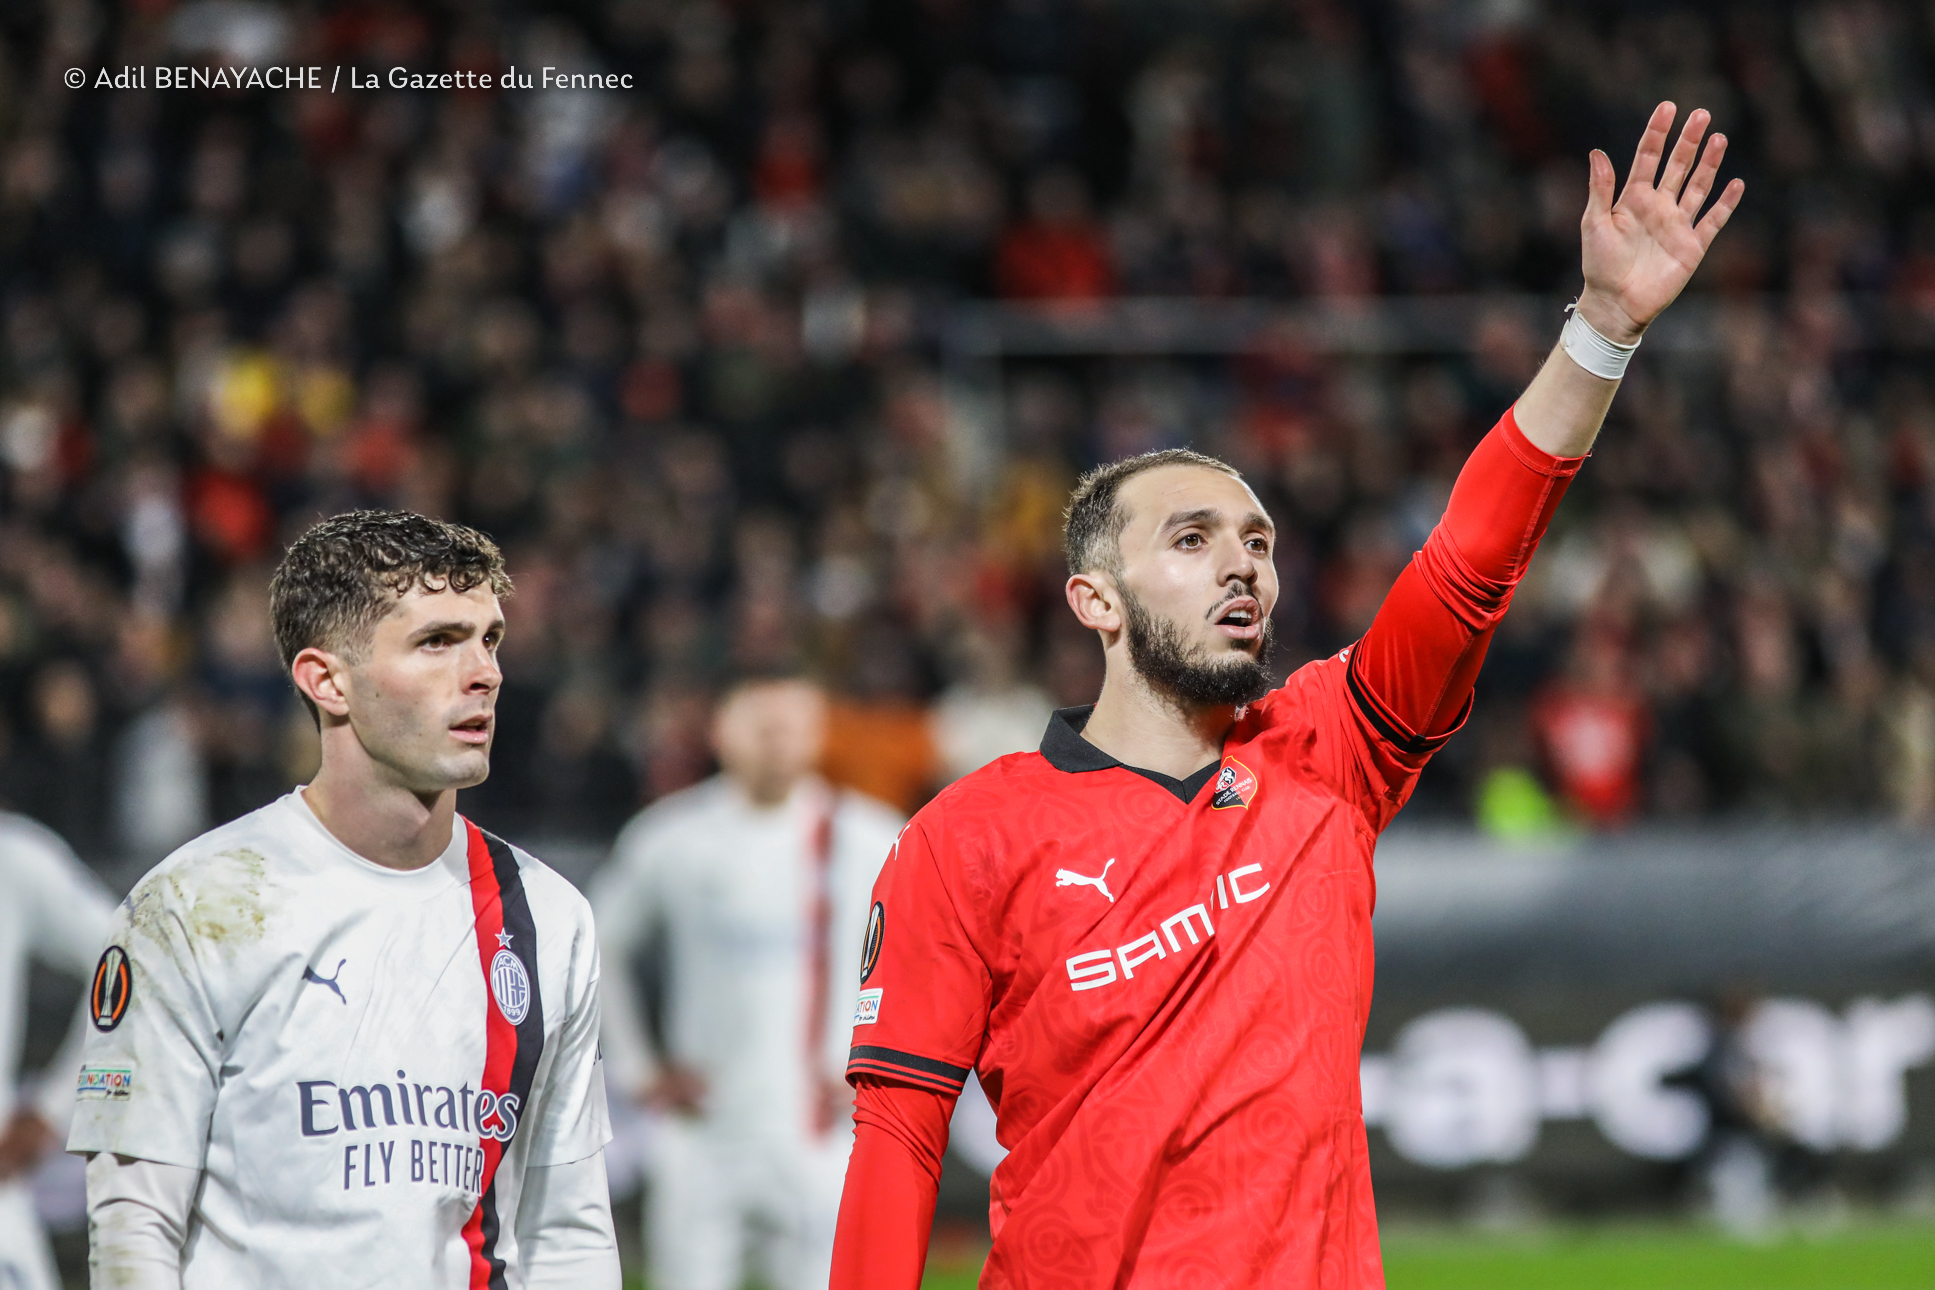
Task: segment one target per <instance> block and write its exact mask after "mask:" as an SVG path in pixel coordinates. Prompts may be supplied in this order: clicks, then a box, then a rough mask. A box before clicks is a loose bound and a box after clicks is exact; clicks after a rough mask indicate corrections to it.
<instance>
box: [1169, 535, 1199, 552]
mask: <svg viewBox="0 0 1935 1290" xmlns="http://www.w3.org/2000/svg"><path fill="white" fill-rule="evenodd" d="M1202 544H1203V535H1202V534H1200V533H1185V534H1183V535H1182V536H1181V537H1179V538H1177V539H1176V545H1177V546H1180V547H1184V548H1186V549H1188V550H1191V551H1194V550H1195V549H1196V548H1197V547H1199V546H1201V545H1202Z"/></svg>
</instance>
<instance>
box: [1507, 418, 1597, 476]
mask: <svg viewBox="0 0 1935 1290" xmlns="http://www.w3.org/2000/svg"><path fill="white" fill-rule="evenodd" d="M1498 428H1499V433H1500V434H1501V435H1502V436H1503V437H1504V440H1505V446H1506V447H1507V448H1509V449H1511V452H1512V455H1513V456H1514V457H1517V458H1518V459H1519V462H1520V463H1521V464H1523V465H1524V466H1525V467H1526V469H1528V470H1534V471H1537V472H1538V473H1539V474H1541V475H1554V476H1560V477H1563V478H1567V479H1569V478H1571V477H1572V476H1574V475H1576V474H1578V473H1579V467H1581V466H1583V465H1585V464H1586V459H1585V458H1584V457H1554V456H1553V455H1552V454H1551V453H1549V452H1547V451H1546V450H1545V449H1543V448H1541V447H1539V446H1538V445H1537V444H1535V443H1533V442H1532V441H1531V440H1530V439H1527V438H1526V437H1525V432H1524V431H1523V430H1521V429H1519V426H1518V404H1516V403H1514V404H1513V405H1512V406H1511V407H1509V408H1506V409H1505V415H1504V416H1502V417H1500V418H1499V419H1498Z"/></svg>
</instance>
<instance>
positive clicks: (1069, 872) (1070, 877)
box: [1055, 856, 1115, 905]
mask: <svg viewBox="0 0 1935 1290" xmlns="http://www.w3.org/2000/svg"><path fill="white" fill-rule="evenodd" d="M1114 864H1115V857H1114V856H1110V857H1109V862H1108V864H1105V865H1103V866H1102V872H1101V873H1099V874H1097V875H1095V877H1093V878H1091V877H1089V876H1088V875H1087V874H1082V873H1076V872H1075V871H1074V870H1073V869H1057V870H1055V885H1056V886H1057V887H1093V888H1095V890H1097V891H1099V892H1101V893H1102V894H1103V895H1104V896H1107V897H1108V898H1109V904H1111V905H1113V904H1114V903H1115V893H1114V892H1112V891H1110V890H1109V885H1108V883H1106V882H1104V881H1103V879H1105V878H1107V877H1108V876H1109V870H1110V868H1112V867H1113V866H1114Z"/></svg>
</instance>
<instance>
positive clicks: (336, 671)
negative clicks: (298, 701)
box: [289, 645, 349, 718]
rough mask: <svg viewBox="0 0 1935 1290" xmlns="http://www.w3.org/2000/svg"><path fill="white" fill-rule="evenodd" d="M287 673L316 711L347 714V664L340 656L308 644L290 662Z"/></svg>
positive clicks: (343, 715)
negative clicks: (307, 646) (314, 706)
mask: <svg viewBox="0 0 1935 1290" xmlns="http://www.w3.org/2000/svg"><path fill="white" fill-rule="evenodd" d="M289 673H290V675H291V677H292V678H293V679H294V680H295V683H296V688H297V689H298V690H300V691H302V692H303V694H304V695H305V696H307V697H308V699H309V701H310V702H311V703H313V704H315V705H316V707H317V709H318V710H319V711H322V712H327V713H328V714H329V715H330V716H332V717H337V718H341V717H347V716H348V715H349V668H348V667H347V666H346V665H345V664H344V663H343V660H342V659H340V658H338V657H337V656H336V655H334V654H331V653H330V652H329V651H328V650H322V649H317V648H316V647H315V646H314V645H311V646H310V647H309V648H307V649H305V650H303V651H302V652H301V653H300V654H298V655H296V656H295V658H294V659H293V660H292V661H291V662H290V664H289Z"/></svg>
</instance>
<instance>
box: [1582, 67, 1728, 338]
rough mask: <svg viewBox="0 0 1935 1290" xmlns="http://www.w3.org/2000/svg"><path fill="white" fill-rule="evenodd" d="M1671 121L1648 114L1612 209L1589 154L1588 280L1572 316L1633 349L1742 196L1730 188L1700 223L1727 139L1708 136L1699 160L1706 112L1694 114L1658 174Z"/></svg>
mask: <svg viewBox="0 0 1935 1290" xmlns="http://www.w3.org/2000/svg"><path fill="white" fill-rule="evenodd" d="M1675 112H1676V109H1675V108H1674V106H1673V105H1672V104H1671V103H1662V104H1660V105H1659V106H1658V107H1656V108H1654V109H1653V116H1652V119H1651V120H1649V121H1648V122H1647V123H1646V133H1645V134H1644V135H1642V136H1641V137H1640V141H1639V152H1638V153H1637V154H1636V155H1635V156H1634V157H1633V169H1632V173H1631V174H1629V175H1627V177H1626V187H1625V189H1624V190H1623V191H1621V192H1620V194H1619V199H1618V201H1616V202H1615V201H1614V200H1613V166H1612V159H1611V158H1610V157H1608V156H1607V155H1606V154H1605V153H1603V152H1601V151H1599V150H1598V149H1596V148H1595V149H1594V150H1593V152H1592V158H1591V165H1592V179H1591V184H1590V187H1589V190H1588V194H1587V198H1586V213H1585V217H1584V218H1583V219H1582V220H1580V222H1579V229H1580V247H1581V260H1582V267H1583V268H1584V270H1585V279H1586V289H1585V291H1584V292H1583V293H1582V294H1581V295H1580V297H1579V310H1580V312H1581V313H1583V314H1585V316H1586V321H1587V322H1590V323H1591V324H1592V325H1593V326H1594V327H1595V328H1597V329H1598V330H1599V332H1600V333H1601V334H1602V335H1604V336H1605V337H1606V338H1607V339H1608V340H1613V341H1618V342H1620V343H1622V344H1631V343H1632V342H1634V341H1637V340H1638V339H1639V334H1640V333H1641V332H1643V331H1644V330H1645V329H1646V325H1647V324H1648V323H1650V322H1652V321H1653V319H1655V318H1657V317H1658V316H1659V314H1660V311H1661V310H1663V309H1665V308H1666V307H1667V306H1668V305H1670V304H1672V303H1673V299H1674V297H1676V296H1678V295H1679V294H1680V291H1681V290H1682V289H1683V288H1684V287H1685V286H1686V284H1687V280H1688V279H1689V278H1691V277H1692V276H1693V271H1694V270H1695V269H1697V268H1698V267H1700V260H1701V258H1702V257H1704V256H1705V255H1706V253H1707V248H1708V247H1709V246H1711V245H1713V239H1714V238H1715V236H1717V235H1718V234H1719V232H1720V230H1721V229H1722V228H1725V227H1726V224H1727V219H1728V217H1730V216H1731V215H1732V214H1733V212H1734V208H1735V207H1736V206H1738V205H1739V204H1740V197H1741V194H1742V193H1744V192H1746V190H1747V185H1746V184H1745V183H1743V182H1742V181H1741V180H1738V179H1735V180H1733V181H1732V182H1730V183H1729V184H1728V185H1727V186H1726V188H1725V189H1723V190H1722V191H1721V193H1720V196H1719V197H1718V198H1716V199H1715V200H1714V203H1713V207H1712V209H1710V210H1708V211H1707V213H1706V216H1705V218H1701V217H1700V208H1701V207H1702V206H1704V205H1705V204H1706V200H1707V197H1708V195H1709V194H1710V193H1712V191H1713V183H1714V179H1715V178H1716V177H1717V176H1718V174H1719V171H1720V159H1721V158H1722V157H1723V156H1725V155H1726V151H1727V136H1725V135H1724V134H1716V135H1714V136H1713V138H1712V139H1710V140H1707V144H1706V148H1705V150H1704V151H1702V150H1701V147H1700V142H1701V140H1702V138H1704V137H1705V135H1706V132H1707V126H1708V125H1709V124H1710V123H1711V121H1712V116H1711V114H1709V113H1708V112H1707V110H1706V109H1705V108H1700V109H1698V110H1696V111H1694V112H1693V113H1691V114H1690V115H1688V117H1687V119H1686V125H1685V126H1684V127H1683V128H1682V129H1681V131H1680V137H1679V139H1678V141H1676V142H1675V143H1674V144H1673V153H1672V155H1671V156H1668V157H1667V158H1666V168H1665V170H1664V171H1661V169H1660V158H1661V156H1662V155H1664V154H1665V152H1666V143H1667V139H1668V138H1669V137H1670V136H1671V134H1672V129H1673V117H1674V115H1675ZM1655 176H1658V182H1657V183H1655V182H1654V177H1655Z"/></svg>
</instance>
